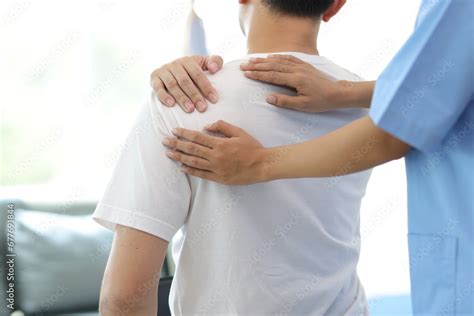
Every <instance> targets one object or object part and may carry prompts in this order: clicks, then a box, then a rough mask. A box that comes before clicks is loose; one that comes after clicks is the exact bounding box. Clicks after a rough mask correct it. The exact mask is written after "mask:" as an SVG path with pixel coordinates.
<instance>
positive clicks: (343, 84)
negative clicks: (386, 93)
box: [334, 81, 375, 109]
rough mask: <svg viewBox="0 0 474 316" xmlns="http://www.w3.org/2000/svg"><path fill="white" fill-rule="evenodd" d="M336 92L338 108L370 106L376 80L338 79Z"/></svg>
mask: <svg viewBox="0 0 474 316" xmlns="http://www.w3.org/2000/svg"><path fill="white" fill-rule="evenodd" d="M338 85H339V88H338V89H336V92H335V94H334V99H335V103H336V104H337V107H338V108H341V109H344V108H369V107H370V103H371V101H372V95H373V93H374V88H375V81H361V82H352V81H338Z"/></svg>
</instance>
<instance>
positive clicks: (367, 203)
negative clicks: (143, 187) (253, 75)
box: [0, 0, 420, 315]
mask: <svg viewBox="0 0 474 316" xmlns="http://www.w3.org/2000/svg"><path fill="white" fill-rule="evenodd" d="M419 5H420V1H419V0H349V1H348V2H347V4H346V6H345V7H344V8H343V10H342V11H341V12H340V13H339V14H338V15H337V16H336V17H335V18H334V19H333V20H331V21H330V22H329V23H326V24H323V26H322V28H321V33H320V40H319V52H320V54H321V55H323V56H325V57H327V58H329V59H331V60H332V61H334V62H335V63H337V64H339V65H341V66H343V67H344V68H347V69H349V70H351V71H352V72H355V73H358V74H359V75H361V76H363V77H365V78H367V79H376V78H377V76H378V75H379V74H380V72H381V71H382V70H383V69H384V67H385V66H386V65H387V63H388V62H389V61H390V59H391V58H392V57H393V56H394V55H395V53H396V52H397V50H398V49H399V48H400V47H401V45H402V44H403V42H404V41H405V40H406V38H407V37H408V36H409V35H410V33H411V31H412V30H413V27H414V23H415V19H416V13H417V10H418V7H419ZM237 15H238V1H237V0H235V1H234V0H225V1H223V0H219V1H218V0H196V1H194V3H193V1H191V0H175V1H163V0H161V1H156V0H155V1H150V0H137V1H125V0H94V1H92V0H82V1H59V0H43V1H30V0H25V1H23V0H14V1H10V0H5V1H1V2H0V39H1V42H0V45H1V48H0V69H1V71H0V106H1V112H0V114H1V120H0V131H1V142H0V149H1V156H0V159H1V161H0V162H1V163H0V183H1V189H0V200H1V201H2V206H1V207H2V210H1V211H2V216H6V215H7V209H8V206H7V204H8V203H11V202H15V207H16V209H17V211H16V225H17V227H16V254H17V256H16V260H17V265H16V271H15V273H16V275H17V279H16V280H17V281H18V282H19V284H20V285H21V286H19V288H18V293H17V297H16V304H17V305H18V304H19V305H18V306H19V308H21V309H22V310H23V311H24V312H25V313H26V314H28V313H34V312H42V313H43V314H44V315H47V314H51V313H53V312H57V311H61V312H62V313H63V314H68V315H71V313H74V312H76V311H77V312H80V311H84V310H87V309H90V310H94V308H96V306H95V305H94V304H96V303H97V299H98V297H97V295H98V288H97V287H98V285H100V278H101V273H102V271H103V267H104V264H105V260H106V258H107V254H108V249H109V247H110V240H111V235H110V233H109V232H106V231H105V230H103V229H102V228H100V227H98V226H97V225H95V224H94V223H92V221H91V220H90V218H89V215H88V214H90V212H91V211H92V210H93V208H94V205H95V203H96V201H97V200H98V199H99V198H100V196H101V194H102V192H103V190H104V188H105V185H106V183H107V181H108V178H109V176H110V175H111V172H112V170H113V167H114V164H115V161H116V159H117V158H118V156H119V154H120V152H121V150H122V143H123V141H124V139H125V137H126V135H127V134H128V132H129V130H130V128H131V125H132V124H133V122H134V117H135V116H136V115H137V113H138V110H139V108H140V106H141V105H142V103H143V100H145V98H146V96H147V94H148V92H149V89H150V88H149V74H150V73H151V71H153V70H154V69H155V68H157V67H159V66H160V65H161V64H163V63H166V62H169V61H171V60H173V59H175V58H178V57H181V56H183V55H184V54H190V53H206V52H207V53H210V54H219V55H221V56H222V57H224V60H225V61H230V60H232V59H234V58H238V57H241V56H243V55H245V53H246V51H245V40H244V37H243V35H242V34H241V32H240V28H239V24H238V18H237ZM405 192H406V185H405V176H404V164H403V162H402V161H397V162H393V163H390V164H388V165H385V166H383V167H379V168H377V169H376V170H375V171H374V173H373V175H372V178H371V181H370V184H369V188H368V192H367V196H366V198H365V199H364V203H363V206H362V223H361V233H362V256H361V260H360V264H359V273H360V277H361V279H362V282H363V284H364V287H365V290H366V293H367V296H368V297H369V299H370V306H371V309H372V312H373V315H408V314H409V309H410V307H409V299H408V295H409V275H408V253H407V246H406V244H407V242H406V232H407V229H406V193H405ZM71 216H72V217H71ZM6 221H7V218H6V217H5V222H6ZM4 226H5V225H3V224H2V229H4V228H5V227H4ZM79 228H80V229H79ZM21 234H23V235H21ZM2 235H4V232H2ZM51 236H53V237H51ZM2 238H3V237H2ZM49 238H53V240H50V239H49ZM4 239H5V238H4ZM2 243H3V245H1V248H0V249H2V251H3V252H2V255H3V254H6V253H7V252H8V250H7V249H5V243H6V241H4V240H3V239H2ZM68 243H72V244H68ZM68 245H69V246H68ZM72 245H74V247H72ZM42 247H44V248H42ZM64 249H66V250H64ZM65 252H67V254H66V253H65ZM2 260H3V261H6V260H7V257H6V256H5V255H3V256H2ZM67 260H71V262H72V263H69V262H68V261H67ZM70 264H73V265H75V266H74V267H76V268H75V269H72V268H71V266H70ZM66 267H67V269H68V270H65V268H66ZM7 270H8V267H7V269H6V270H5V269H4V271H3V274H4V275H3V277H2V280H1V281H0V282H2V286H3V284H4V283H5V282H6V281H5V280H6V277H7V272H6V271H7ZM63 270H64V271H63ZM67 271H70V272H69V273H68V272H67ZM35 273H36V274H35ZM164 273H165V275H166V274H168V275H169V274H172V265H171V264H170V267H169V270H168V271H166V272H164ZM88 279H90V281H88ZM48 280H50V281H48ZM61 280H62V283H64V284H66V285H64V284H63V287H62V288H61V284H60V283H61ZM68 282H71V283H68ZM74 282H79V283H80V284H81V285H80V286H78V287H77V290H74V288H73V287H71V286H70V285H68V284H75V283H74ZM45 283H50V284H47V286H46V289H47V290H45V285H46V284H45ZM2 292H3V291H2ZM78 295H79V296H82V298H83V299H82V300H78V299H77V296H78ZM68 300H69V301H68ZM4 301H5V300H4V299H2V302H4ZM45 302H46V303H45ZM71 302H74V303H71ZM2 304H4V303H2ZM81 304H82V305H81ZM5 305H6V304H5ZM20 305H21V306H20ZM81 306H82V307H81ZM1 308H4V306H2V307H1ZM1 308H0V311H3V313H4V314H8V313H9V310H8V309H1Z"/></svg>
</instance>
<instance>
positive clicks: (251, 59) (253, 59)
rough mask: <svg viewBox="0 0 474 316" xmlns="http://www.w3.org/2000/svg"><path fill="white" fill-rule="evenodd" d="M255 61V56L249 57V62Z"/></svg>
mask: <svg viewBox="0 0 474 316" xmlns="http://www.w3.org/2000/svg"><path fill="white" fill-rule="evenodd" d="M256 61H257V57H250V58H249V62H251V63H254V62H256Z"/></svg>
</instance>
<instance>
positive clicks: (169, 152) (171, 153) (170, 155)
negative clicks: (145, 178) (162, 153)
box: [166, 150, 174, 158]
mask: <svg viewBox="0 0 474 316" xmlns="http://www.w3.org/2000/svg"><path fill="white" fill-rule="evenodd" d="M166 156H168V157H170V158H173V157H174V152H172V151H170V150H168V151H167V152H166Z"/></svg>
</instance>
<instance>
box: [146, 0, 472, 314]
mask: <svg viewBox="0 0 474 316" xmlns="http://www.w3.org/2000/svg"><path fill="white" fill-rule="evenodd" d="M473 21H474V1H472V0H440V1H433V0H425V1H423V3H422V5H421V8H420V13H419V16H418V20H417V24H416V29H415V31H414V33H413V34H412V36H411V37H410V38H409V40H408V41H407V43H406V44H405V45H404V46H403V47H402V49H401V50H400V51H399V53H398V54H397V55H396V57H395V58H394V60H393V61H392V62H391V63H390V64H389V66H388V67H387V68H386V70H385V71H384V72H383V74H382V75H381V76H380V78H379V79H378V80H377V82H376V83H373V82H362V83H361V82H353V83H350V82H332V81H329V80H328V79H326V78H325V77H324V76H323V75H321V73H319V72H318V71H317V70H316V69H314V68H313V67H312V66H310V65H307V64H305V63H304V62H302V61H300V60H298V59H297V58H295V57H291V56H271V57H268V58H259V59H257V60H253V61H251V62H249V63H248V64H245V65H242V70H245V75H246V76H247V77H249V78H252V79H256V80H263V81H266V82H270V83H278V84H281V83H284V85H286V86H290V87H294V88H295V89H296V91H297V95H296V96H285V95H270V96H268V97H267V101H268V102H269V103H271V104H274V105H276V106H283V107H288V108H292V109H295V110H300V111H308V112H320V111H325V110H333V109H335V108H336V109H339V108H348V107H369V106H370V115H369V116H367V117H365V118H362V119H360V120H357V121H355V122H353V123H351V124H349V125H347V126H345V127H343V128H341V129H339V130H336V131H334V132H332V133H330V134H328V135H325V136H322V137H320V138H317V139H313V140H310V141H307V142H304V143H300V144H294V145H288V146H282V147H275V148H264V147H263V146H262V145H261V144H260V143H259V142H258V140H256V139H254V138H253V137H252V136H251V135H249V134H248V133H247V132H245V131H243V130H242V129H240V128H238V127H236V126H233V125H231V124H229V123H227V122H222V121H219V122H216V123H214V124H212V125H210V126H209V127H208V128H207V129H208V131H210V132H220V133H222V134H224V135H225V136H226V137H225V138H222V137H214V136H211V135H209V134H207V133H201V132H198V131H190V130H186V129H177V130H176V131H174V134H175V136H178V137H179V139H178V138H170V139H169V141H170V142H171V145H168V146H169V147H170V150H169V152H168V156H169V157H170V158H171V159H174V160H176V161H179V162H181V163H182V164H183V165H184V166H183V171H184V172H186V173H187V174H189V175H191V176H197V177H201V178H203V179H207V180H211V181H216V182H220V183H224V184H250V183H256V182H263V181H271V180H275V179H283V178H302V177H329V176H340V175H343V174H348V173H353V172H358V171H361V170H365V169H368V168H372V167H374V166H377V165H380V164H383V163H385V162H388V161H391V160H394V159H398V158H401V157H406V172H407V181H408V212H409V223H408V225H409V236H408V242H409V252H410V274H411V287H412V289H411V295H412V306H413V312H414V314H415V315H474V273H473V270H474V260H473V257H474V251H473V249H474V215H473V214H474V206H473V203H474V100H473V95H474V66H473V64H474V60H473V59H474V48H473V46H474V43H473V41H474V38H473V36H474V26H473V25H474V22H473ZM282 65H284V66H291V69H292V70H291V71H290V70H288V67H285V68H282V67H281V66H282ZM302 77H303V78H304V79H305V80H298V79H301V78H302ZM155 79H159V78H155ZM374 84H375V90H374ZM189 141H190V142H189ZM315 303H317V302H315Z"/></svg>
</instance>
